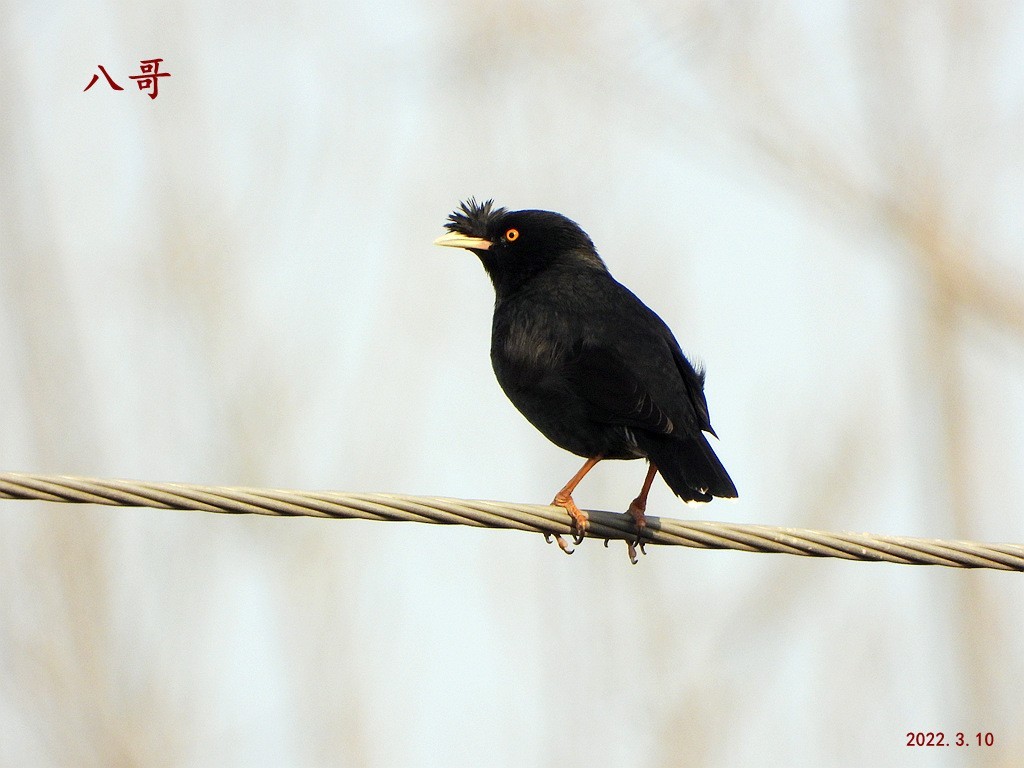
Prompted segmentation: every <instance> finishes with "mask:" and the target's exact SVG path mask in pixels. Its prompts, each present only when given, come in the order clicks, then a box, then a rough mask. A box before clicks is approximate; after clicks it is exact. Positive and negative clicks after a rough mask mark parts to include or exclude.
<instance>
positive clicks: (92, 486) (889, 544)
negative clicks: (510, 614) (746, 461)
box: [0, 472, 1024, 571]
mask: <svg viewBox="0 0 1024 768" xmlns="http://www.w3.org/2000/svg"><path fill="white" fill-rule="evenodd" d="M0 499H35V500H40V501H51V502H65V503H73V504H102V505H107V506H119V507H151V508H155V509H178V510H197V511H201V512H221V513H229V514H254V515H276V516H281V517H295V516H306V517H326V518H357V519H362V520H379V521H392V522H393V521H408V522H417V523H437V524H442V525H470V526H475V527H483V528H511V529H515V530H521V531H531V532H534V533H541V534H545V535H555V536H560V535H563V534H570V533H572V531H571V528H570V522H569V517H568V515H567V514H566V513H565V510H564V509H562V508H561V507H555V506H546V505H539V504H514V503H509V502H503V501H468V500H464V499H450V498H444V497H436V496H404V495H397V494H387V493H341V492H336V491H288V490H277V489H265V488H240V487H226V486H200V485H186V484H182V483H163V482H137V481H128V480H106V479H97V478H87V477H70V476H64V475H36V474H25V473H20V472H0ZM588 513H589V515H590V527H589V528H588V530H587V532H586V535H587V536H588V537H591V538H598V539H624V540H626V541H633V540H635V539H636V536H637V534H636V529H635V528H634V527H633V521H632V518H630V517H629V516H628V515H624V514H617V513H614V512H603V511H600V510H588ZM642 542H643V543H644V544H674V545H678V546H684V547H696V548H700V549H734V550H739V551H743V552H776V553H783V554H790V555H803V556H806V557H836V558H841V559H844V560H860V561H869V562H879V561H884V562H889V563H899V564H902V565H944V566H948V567H952V568H992V569H997V570H1003V571H1024V545H1021V544H981V543H978V542H973V541H942V540H938V539H921V538H909V537H903V536H878V535H874V534H868V533H830V532H826V531H815V530H808V529H804V528H779V527H773V526H767V525H749V524H743V523H717V522H701V521H683V520H673V519H671V518H665V517H660V518H659V517H653V516H648V517H647V528H646V529H645V530H644V531H643V535H642Z"/></svg>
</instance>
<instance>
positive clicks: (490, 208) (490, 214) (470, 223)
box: [444, 197, 507, 237]
mask: <svg viewBox="0 0 1024 768" xmlns="http://www.w3.org/2000/svg"><path fill="white" fill-rule="evenodd" d="M459 209H460V210H458V211H453V212H452V213H450V214H448V222H447V223H446V224H445V225H444V226H445V229H447V230H449V231H450V232H459V233H460V234H463V235H470V236H472V237H482V236H483V235H484V234H485V233H486V232H487V223H488V222H489V221H490V220H491V219H494V218H497V217H498V216H502V215H504V214H505V213H507V211H506V210H505V209H504V208H495V207H494V200H487V201H485V202H484V203H478V202H477V201H476V198H475V197H471V198H469V199H468V200H466V201H465V202H462V203H459Z"/></svg>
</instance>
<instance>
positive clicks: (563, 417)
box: [434, 198, 736, 562]
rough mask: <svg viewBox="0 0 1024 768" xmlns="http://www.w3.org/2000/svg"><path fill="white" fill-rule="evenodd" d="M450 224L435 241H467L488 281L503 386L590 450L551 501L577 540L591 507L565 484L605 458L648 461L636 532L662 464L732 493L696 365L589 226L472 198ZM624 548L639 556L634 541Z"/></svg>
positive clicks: (704, 486)
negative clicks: (604, 254) (614, 271)
mask: <svg viewBox="0 0 1024 768" xmlns="http://www.w3.org/2000/svg"><path fill="white" fill-rule="evenodd" d="M445 228H446V229H448V233H447V234H445V235H443V236H441V237H439V238H438V239H437V240H435V241H434V244H435V245H446V246H452V247H455V248H466V249H468V250H470V251H472V252H473V253H475V254H476V255H477V257H478V258H479V259H480V261H481V263H482V264H483V266H484V269H485V270H486V272H487V274H488V276H489V277H490V278H491V282H492V283H493V284H494V293H495V300H494V318H493V321H492V326H491V364H492V365H493V367H494V374H495V376H496V377H497V379H498V383H499V384H500V385H501V388H502V389H503V390H504V391H505V394H506V395H507V396H508V398H509V400H511V401H512V403H513V405H515V406H516V408H518V409H519V410H520V412H522V414H523V415H524V416H525V417H526V418H527V419H528V420H529V421H530V423H531V424H533V425H534V426H535V427H536V428H537V429H539V430H540V431H541V432H542V433H543V434H544V435H545V436H546V437H547V438H548V439H549V440H551V441H552V442H553V443H555V445H557V446H559V447H561V448H564V449H565V450H567V451H571V452H572V453H575V454H576V455H578V456H582V457H584V458H586V460H587V461H586V463H585V464H584V465H583V467H582V468H581V469H580V471H579V472H577V473H576V475H575V476H574V477H573V478H572V479H571V480H570V481H569V482H568V483H566V485H565V487H564V488H562V490H560V491H559V492H558V493H557V494H556V495H555V498H554V500H553V501H552V504H557V505H558V506H561V507H564V508H565V510H566V511H567V512H568V513H569V515H570V516H571V517H572V522H573V531H574V540H575V542H576V543H577V544H579V543H580V542H581V541H582V539H583V535H584V533H585V531H586V527H587V515H586V513H585V512H583V511H582V510H580V509H579V508H578V507H577V506H576V504H575V502H573V500H572V492H573V490H574V489H575V488H576V486H577V484H578V483H579V482H580V480H582V479H583V477H584V475H586V474H587V472H589V471H590V470H591V469H593V467H594V465H595V464H597V463H598V462H599V461H601V460H602V459H640V458H646V459H647V460H648V462H649V463H650V466H649V468H648V471H647V477H646V478H645V480H644V484H643V488H642V489H641V491H640V494H639V495H638V496H637V497H636V499H634V500H633V502H632V503H631V504H630V505H629V514H630V515H631V516H632V517H633V519H634V521H635V522H636V528H637V542H634V543H638V542H639V541H640V535H641V533H642V530H643V527H644V526H645V525H646V519H645V518H644V511H645V509H646V507H647V494H648V492H649V491H650V489H651V483H652V482H653V481H654V476H655V475H656V474H657V473H658V472H661V475H662V477H664V478H665V482H666V483H668V486H669V487H670V488H671V489H672V491H673V492H674V493H675V494H676V495H677V496H679V497H680V498H682V499H684V500H685V501H710V500H711V499H712V498H713V497H716V496H719V497H727V498H733V497H735V496H736V486H735V485H733V482H732V480H731V479H730V478H729V474H728V473H727V472H726V471H725V467H723V466H722V463H721V462H720V461H719V460H718V457H717V456H716V455H715V452H714V451H713V450H712V448H711V446H710V445H709V444H708V440H707V438H706V437H705V435H704V433H705V432H707V433H708V434H711V435H714V434H715V431H714V430H713V429H712V428H711V421H710V419H709V417H708V406H707V401H706V400H705V398H704V371H703V369H702V368H700V367H697V368H695V367H694V366H693V365H692V364H691V363H690V361H689V360H687V359H686V356H685V355H683V353H682V351H681V350H680V348H679V344H678V343H677V342H676V340H675V337H674V336H673V335H672V331H670V330H669V328H668V326H667V325H665V323H664V321H662V319H661V318H660V317H658V315H656V314H655V313H654V312H653V311H652V310H651V309H649V308H648V307H647V305H645V304H644V303H643V302H642V301H640V299H638V298H637V297H636V296H635V295H633V293H632V292H630V290H629V289H628V288H626V287H625V286H623V285H622V284H620V283H619V282H618V281H616V280H615V278H613V277H612V276H611V274H610V273H609V272H608V269H607V267H605V265H604V262H603V261H602V260H601V257H600V256H598V255H597V251H596V250H595V249H594V244H593V242H592V241H591V239H590V237H588V236H587V234H586V232H584V231H583V230H582V229H580V227H579V226H578V225H577V224H576V223H575V222H573V221H570V220H569V219H567V218H566V217H565V216H562V215H561V214H558V213H553V212H551V211H532V210H530V211H509V210H506V209H505V208H495V207H494V205H493V201H492V200H488V201H487V202H485V203H483V204H482V205H480V204H478V203H477V202H476V200H475V199H474V198H470V199H469V200H468V201H466V202H464V203H462V204H461V205H460V210H458V211H455V212H454V213H452V214H451V215H450V216H449V217H448V222H447V223H446V224H445ZM716 437H717V435H716ZM558 541H559V545H560V546H562V548H563V549H564V550H566V551H569V552H571V550H569V549H568V546H567V545H566V544H565V542H564V541H562V540H561V538H559V540H558ZM630 558H631V559H632V560H634V562H635V560H636V552H635V548H634V546H633V544H630Z"/></svg>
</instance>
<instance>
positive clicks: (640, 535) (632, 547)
mask: <svg viewBox="0 0 1024 768" xmlns="http://www.w3.org/2000/svg"><path fill="white" fill-rule="evenodd" d="M644 507H645V505H644V503H643V501H642V500H641V499H640V498H637V499H634V500H633V503H632V504H630V505H629V510H627V514H628V515H629V516H630V517H631V518H633V525H634V527H635V528H636V538H635V539H633V540H632V541H627V542H626V547H627V551H628V553H629V562H631V563H632V564H633V565H636V564H637V563H638V562H639V558H638V557H637V554H636V550H637V547H639V548H640V553H641V554H644V555H646V554H647V550H646V549H645V548H644V540H643V539H644V528H646V527H647V517H646V516H645V515H644V511H645V510H644Z"/></svg>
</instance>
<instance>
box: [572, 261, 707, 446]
mask: <svg viewBox="0 0 1024 768" xmlns="http://www.w3.org/2000/svg"><path fill="white" fill-rule="evenodd" d="M602 282H603V285H601V286H600V294H601V301H599V302H594V303H593V304H591V305H590V306H591V308H593V307H600V309H601V314H600V315H599V316H592V317H591V318H590V319H589V321H588V323H587V327H588V329H589V332H590V335H589V338H584V339H581V340H580V341H579V342H578V343H577V345H576V346H575V347H574V348H573V350H572V354H570V355H568V359H567V366H566V370H565V371H564V375H566V376H567V378H568V380H569V382H570V385H571V386H572V387H573V389H574V391H575V392H576V393H577V394H578V395H579V396H580V397H581V398H582V399H583V400H584V401H585V402H586V404H587V406H588V409H589V414H588V415H589V416H590V418H592V419H593V420H594V421H598V422H604V423H607V424H621V425H623V426H626V427H630V428H634V429H643V430H647V431H650V432H653V433H656V434H664V435H671V434H676V435H679V436H683V435H693V434H699V433H700V432H708V433H710V434H712V435H713V434H715V432H714V430H713V429H712V428H711V420H710V416H709V414H708V405H707V400H706V398H705V397H704V371H703V370H702V369H700V368H694V366H693V365H691V364H690V361H689V360H687V358H686V356H685V355H684V354H683V352H682V350H681V349H680V347H679V343H678V342H677V341H676V339H675V336H673V334H672V331H671V330H670V329H669V327H668V326H667V325H666V324H665V322H664V321H663V320H662V319H661V318H660V317H659V316H658V315H657V313H655V312H654V311H653V310H652V309H650V308H649V307H648V306H647V305H646V304H644V303H643V302H642V301H640V299H638V298H637V297H636V295H635V294H633V292H632V291H630V290H629V289H628V288H626V287H625V286H623V285H622V284H621V283H618V282H617V281H615V280H614V279H611V278H610V276H609V279H608V282H604V281H602Z"/></svg>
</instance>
